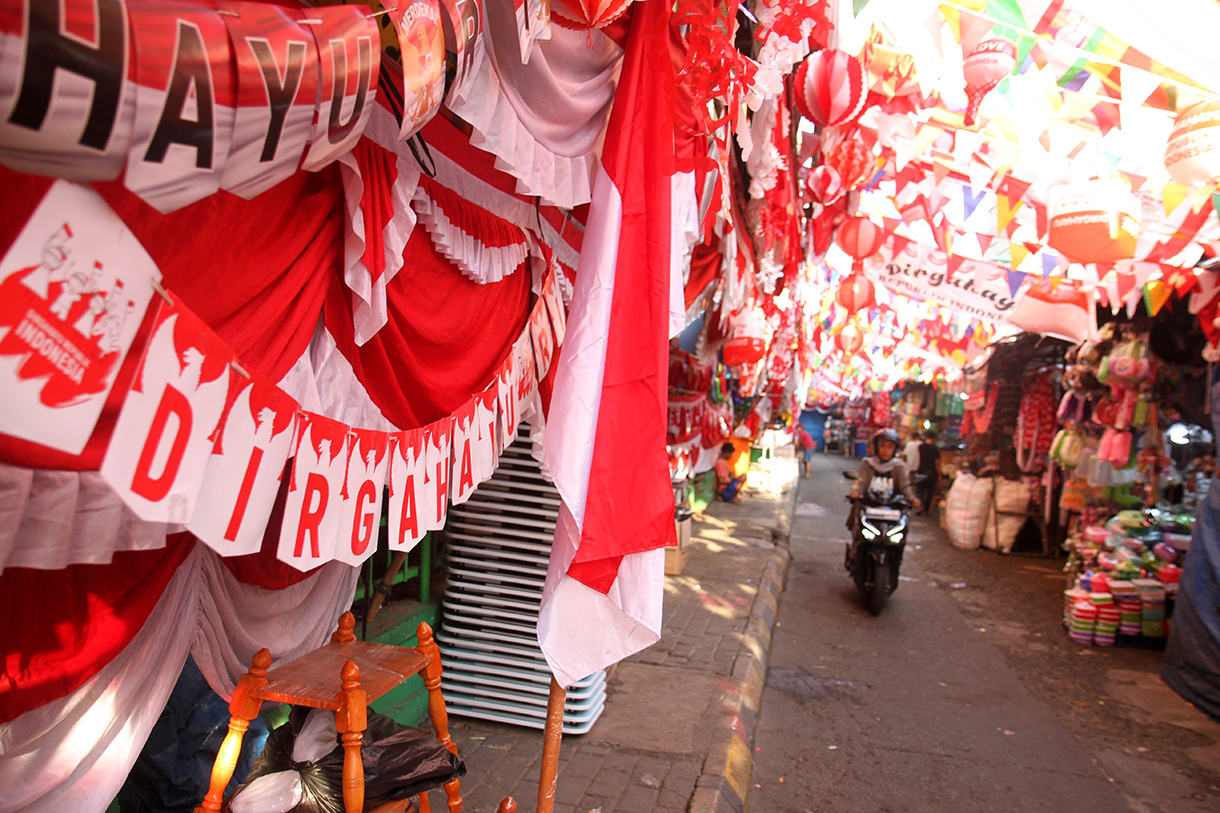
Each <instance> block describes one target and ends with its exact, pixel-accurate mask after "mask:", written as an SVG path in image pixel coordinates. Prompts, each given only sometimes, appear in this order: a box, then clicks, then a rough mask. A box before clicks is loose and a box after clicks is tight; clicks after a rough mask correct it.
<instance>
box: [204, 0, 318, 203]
mask: <svg viewBox="0 0 1220 813" xmlns="http://www.w3.org/2000/svg"><path fill="white" fill-rule="evenodd" d="M221 9H222V10H226V11H231V12H233V13H232V14H230V15H226V16H225V17H224V22H225V25H226V26H228V29H229V38H230V40H231V42H232V47H233V58H234V61H235V64H236V72H237V109H236V113H235V115H234V120H233V141H232V146H231V148H230V152H229V160H228V162H227V163H226V164H225V168H224V173H223V174H222V175H221V179H220V186H221V188H222V189H225V190H227V191H229V192H232V193H233V194H235V195H240V196H241V197H243V198H247V199H249V198H253V197H254V196H255V195H258V194H261V193H262V192H265V191H267V190H268V189H270V188H271V187H273V186H275V185H276V184H277V183H279V182H280V181H282V180H284V179H285V178H287V177H289V176H290V175H292V173H294V172H296V169H297V164H299V163H300V161H301V156H302V155H303V154H304V153H305V146H306V144H308V143H309V137H310V136H311V135H312V134H313V114H314V109H315V108H316V106H317V99H318V48H317V45H315V43H314V38H313V34H312V32H310V31H309V28H308V26H302V25H298V24H297V21H296V20H297V18H299V17H300V16H302V15H304V14H308V13H310V12H306V11H297V10H290V9H286V8H282V7H280V6H275V5H263V4H261V3H240V2H232V0H225V1H224V2H222V3H221Z"/></svg>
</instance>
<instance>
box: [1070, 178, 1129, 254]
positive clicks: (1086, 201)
mask: <svg viewBox="0 0 1220 813" xmlns="http://www.w3.org/2000/svg"><path fill="white" fill-rule="evenodd" d="M1047 215H1048V217H1049V223H1048V227H1049V228H1048V233H1047V244H1048V245H1049V246H1050V247H1051V248H1053V249H1055V250H1056V251H1058V252H1059V253H1060V254H1062V255H1063V256H1065V257H1067V258H1068V259H1069V260H1072V261H1073V262H1078V263H1114V262H1118V261H1119V260H1129V259H1131V258H1132V257H1133V256H1134V255H1135V241H1136V240H1137V239H1138V238H1139V236H1140V203H1139V200H1138V199H1137V198H1136V197H1135V195H1132V194H1131V191H1130V190H1129V189H1127V186H1126V185H1125V184H1124V183H1123V182H1122V181H1120V180H1118V179H1110V180H1101V181H1085V182H1084V183H1077V184H1070V185H1063V186H1055V187H1052V188H1051V194H1050V202H1049V205H1048V206H1047Z"/></svg>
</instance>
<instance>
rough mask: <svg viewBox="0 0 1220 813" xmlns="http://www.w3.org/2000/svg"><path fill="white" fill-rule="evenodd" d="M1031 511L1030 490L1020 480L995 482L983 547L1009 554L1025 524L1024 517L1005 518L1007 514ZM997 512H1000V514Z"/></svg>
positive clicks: (999, 480)
mask: <svg viewBox="0 0 1220 813" xmlns="http://www.w3.org/2000/svg"><path fill="white" fill-rule="evenodd" d="M1028 509H1029V488H1028V487H1027V486H1026V485H1025V484H1024V483H1022V482H1021V481H1020V480H1005V479H1003V478H1001V479H998V480H996V481H995V498H994V500H993V501H992V505H991V509H990V510H989V511H988V512H987V514H988V516H987V527H986V528H985V529H984V532H983V547H985V548H987V549H988V550H998V551H999V552H1000V553H1008V552H1009V551H1011V550H1012V545H1013V543H1014V542H1016V541H1017V534H1019V533H1020V532H1021V526H1023V525H1024V524H1025V519H1026V518H1025V517H1024V516H1005V513H1006V512H1016V513H1021V514H1024V513H1025V511H1027V510H1028ZM996 512H999V513H998V514H997V513H996Z"/></svg>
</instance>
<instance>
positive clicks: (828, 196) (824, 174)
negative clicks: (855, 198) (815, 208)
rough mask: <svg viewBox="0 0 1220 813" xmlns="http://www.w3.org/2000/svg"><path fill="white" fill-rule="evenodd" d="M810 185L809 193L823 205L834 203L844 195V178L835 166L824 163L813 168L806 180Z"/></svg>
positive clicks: (806, 183)
mask: <svg viewBox="0 0 1220 813" xmlns="http://www.w3.org/2000/svg"><path fill="white" fill-rule="evenodd" d="M805 185H806V186H807V187H809V195H810V197H812V198H813V199H814V200H815V201H816V202H818V203H821V204H823V205H825V204H827V203H834V202H835V201H836V200H838V199H839V198H840V197H842V196H843V192H844V189H843V178H842V176H841V175H839V171H838V170H837V169H835V168H834V167H830V166H826V165H825V164H822V165H821V166H817V167H814V168H813V171H812V172H810V173H809V178H808V179H807V180H806V181H805Z"/></svg>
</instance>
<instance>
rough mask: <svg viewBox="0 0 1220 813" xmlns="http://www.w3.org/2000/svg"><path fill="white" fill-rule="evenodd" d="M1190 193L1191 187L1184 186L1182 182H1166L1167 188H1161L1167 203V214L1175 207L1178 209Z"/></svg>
mask: <svg viewBox="0 0 1220 813" xmlns="http://www.w3.org/2000/svg"><path fill="white" fill-rule="evenodd" d="M1189 194H1190V187H1189V186H1183V185H1182V184H1180V183H1173V182H1172V181H1171V182H1170V183H1167V184H1165V188H1164V189H1162V190H1161V199H1162V201H1163V202H1164V204H1165V214H1171V213H1172V212H1173V210H1174V209H1177V208H1178V207H1179V206H1181V205H1182V203H1183V202H1185V200H1186V196H1187V195H1189Z"/></svg>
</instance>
